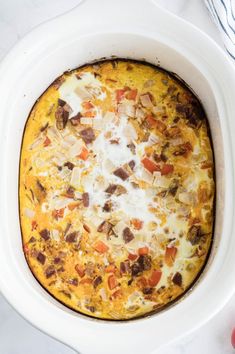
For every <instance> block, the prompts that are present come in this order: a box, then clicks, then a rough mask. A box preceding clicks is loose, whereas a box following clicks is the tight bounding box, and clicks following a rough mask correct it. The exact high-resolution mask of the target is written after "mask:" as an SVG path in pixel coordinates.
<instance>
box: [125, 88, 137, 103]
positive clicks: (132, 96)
mask: <svg viewBox="0 0 235 354" xmlns="http://www.w3.org/2000/svg"><path fill="white" fill-rule="evenodd" d="M136 96H137V89H134V90H130V91H129V92H128V93H127V94H126V98H127V99H128V100H133V101H135V99H136Z"/></svg>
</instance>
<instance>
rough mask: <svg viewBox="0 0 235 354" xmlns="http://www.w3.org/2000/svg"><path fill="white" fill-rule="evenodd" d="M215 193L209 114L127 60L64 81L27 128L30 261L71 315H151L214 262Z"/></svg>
mask: <svg viewBox="0 0 235 354" xmlns="http://www.w3.org/2000/svg"><path fill="white" fill-rule="evenodd" d="M214 189H215V187H214V163H213V152H212V145H211V141H210V134H209V128H208V124H207V119H206V116H205V112H204V110H203V108H202V106H201V104H200V102H199V100H198V99H197V98H196V96H195V95H194V94H193V93H192V92H191V91H190V90H189V89H188V88H187V87H186V86H185V85H184V84H183V83H182V82H181V81H180V80H178V79H177V78H175V77H174V76H173V75H172V74H170V73H168V72H166V71H164V70H162V69H161V68H158V67H154V66H152V65H150V64H147V63H142V62H137V61H131V60H121V59H120V60H107V61H103V62H98V63H95V64H90V65H86V66H83V67H80V68H78V69H75V70H73V71H70V72H66V73H64V74H63V75H62V76H60V77H59V78H58V79H56V80H55V81H54V82H53V83H52V84H51V86H50V87H49V88H48V89H47V90H46V91H45V92H44V93H43V94H42V95H41V97H40V98H39V99H38V100H37V102H36V103H35V105H34V107H33V109H32V111H31V113H30V115H29V117H28V120H27V123H26V126H25V131H24V136H23V142H22V149H21V159H20V178H19V203H20V222H21V230H22V239H23V249H24V253H25V257H26V259H27V262H28V264H29V267H30V269H31V271H32V273H33V274H34V276H35V277H36V279H37V280H38V281H39V282H40V284H41V285H42V286H43V287H44V288H45V289H46V290H47V291H48V292H49V293H50V294H51V295H52V296H53V297H54V298H56V299H57V300H59V301H60V302H62V303H63V304H65V305H66V306H68V307H70V308H72V309H74V310H75V311H78V312H80V313H83V314H86V315H89V316H92V317H96V318H100V319H113V320H125V319H131V318H136V317H140V316H143V315H146V314H150V313H154V312H156V311H159V310H160V309H162V308H164V307H165V306H166V305H168V304H170V303H172V302H173V301H174V300H176V299H178V298H179V297H180V296H181V295H182V294H184V293H185V292H186V290H187V289H189V288H190V286H191V285H192V284H193V282H194V281H195V279H197V277H198V276H199V274H200V272H201V270H202V268H203V266H204V264H205V262H206V260H207V257H208V254H209V250H210V245H211V242H212V233H213V215H214V204H213V199H214Z"/></svg>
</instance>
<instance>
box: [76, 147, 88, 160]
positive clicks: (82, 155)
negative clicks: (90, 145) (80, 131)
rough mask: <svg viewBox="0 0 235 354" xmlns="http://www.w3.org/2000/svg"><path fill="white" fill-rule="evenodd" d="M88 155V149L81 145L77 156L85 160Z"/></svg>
mask: <svg viewBox="0 0 235 354" xmlns="http://www.w3.org/2000/svg"><path fill="white" fill-rule="evenodd" d="M88 155H89V152H88V150H87V149H86V148H85V147H84V146H83V147H82V151H81V153H80V154H79V155H78V157H79V158H80V159H82V160H84V161H85V160H87V158H88Z"/></svg>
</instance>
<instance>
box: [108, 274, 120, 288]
mask: <svg viewBox="0 0 235 354" xmlns="http://www.w3.org/2000/svg"><path fill="white" fill-rule="evenodd" d="M108 286H109V289H110V290H113V289H114V288H116V287H117V286H118V282H117V279H116V277H115V276H114V275H110V276H109V277H108Z"/></svg>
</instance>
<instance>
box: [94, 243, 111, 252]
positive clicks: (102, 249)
mask: <svg viewBox="0 0 235 354" xmlns="http://www.w3.org/2000/svg"><path fill="white" fill-rule="evenodd" d="M94 249H95V250H96V251H97V252H99V253H105V252H107V251H108V249H109V247H108V246H107V245H106V244H105V243H104V242H103V241H97V242H96V243H95V245H94Z"/></svg>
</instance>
